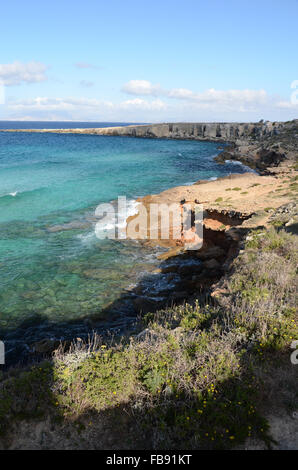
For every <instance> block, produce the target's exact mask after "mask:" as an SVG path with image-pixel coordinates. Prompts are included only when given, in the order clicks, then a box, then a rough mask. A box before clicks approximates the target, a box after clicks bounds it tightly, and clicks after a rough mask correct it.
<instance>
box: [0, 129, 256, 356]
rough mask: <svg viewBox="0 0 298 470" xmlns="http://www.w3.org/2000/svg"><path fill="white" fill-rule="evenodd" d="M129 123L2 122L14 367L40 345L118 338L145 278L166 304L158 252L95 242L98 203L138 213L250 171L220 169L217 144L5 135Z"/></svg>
mask: <svg viewBox="0 0 298 470" xmlns="http://www.w3.org/2000/svg"><path fill="white" fill-rule="evenodd" d="M126 124H129V123H103V122H98V123H95V122H88V123H87V122H11V121H10V122H5V121H0V340H2V341H4V343H5V349H6V358H7V361H8V362H11V363H15V362H22V361H24V360H25V358H28V357H31V356H30V355H31V354H32V350H34V348H33V349H32V345H34V344H35V343H36V342H38V341H41V340H44V339H61V340H64V339H72V338H76V337H86V335H88V334H89V333H90V332H92V331H94V330H96V331H105V332H107V331H111V332H113V331H116V332H118V333H119V332H120V333H121V331H123V329H124V328H127V326H128V325H129V324H130V323H131V324H133V322H134V321H135V314H134V312H133V310H132V309H131V308H130V306H129V305H128V303H127V302H125V301H123V302H122V303H121V302H120V300H123V299H124V300H125V295H126V293H127V292H129V291H130V290H131V289H132V287H133V286H135V285H137V283H138V282H139V281H140V279H144V278H145V279H146V276H147V277H148V282H151V284H152V283H153V284H152V285H153V288H152V289H151V293H152V292H155V294H156V295H157V296H158V295H159V296H162V289H164V286H165V285H167V282H170V281H168V280H167V278H166V275H161V274H154V271H155V270H156V266H157V265H158V260H157V255H158V254H159V253H160V252H161V251H162V249H161V248H160V249H159V248H158V247H157V248H156V249H152V248H150V247H148V246H147V245H146V244H143V243H140V242H137V241H127V240H110V239H99V238H97V237H96V235H95V230H94V212H95V209H96V207H97V206H98V205H99V204H101V203H106V202H111V201H115V200H116V199H117V198H118V196H125V197H126V198H127V200H128V201H129V204H130V207H131V208H132V210H134V207H135V201H136V199H137V198H138V197H141V196H144V195H146V194H152V193H159V192H160V191H163V190H165V189H167V188H170V187H173V186H179V185H184V184H191V183H193V182H195V181H197V180H199V179H204V180H209V179H216V178H218V177H221V176H225V175H228V174H231V173H243V172H246V171H247V170H248V169H247V168H246V167H245V166H243V165H241V164H237V163H236V164H235V162H227V163H225V164H218V163H216V162H215V161H214V157H215V156H216V155H217V154H218V153H219V152H220V149H219V143H214V142H198V141H190V140H167V139H140V138H134V137H122V136H119V137H110V136H98V135H87V134H86V135H84V134H80V135H79V134H54V133H30V132H25V133H18V132H7V133H6V132H1V129H2V130H3V129H32V128H35V129H39V128H88V127H108V126H118V125H126ZM223 146H224V144H220V147H221V148H222V147H223ZM148 273H149V274H148ZM150 273H151V274H150ZM159 287H160V288H159ZM154 289H155V290H154Z"/></svg>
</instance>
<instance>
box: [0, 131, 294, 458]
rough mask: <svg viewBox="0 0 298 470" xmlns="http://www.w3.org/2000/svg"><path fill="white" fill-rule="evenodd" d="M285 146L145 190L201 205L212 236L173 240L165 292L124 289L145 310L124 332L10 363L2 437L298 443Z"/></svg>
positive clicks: (103, 444)
mask: <svg viewBox="0 0 298 470" xmlns="http://www.w3.org/2000/svg"><path fill="white" fill-rule="evenodd" d="M288 144H289V145H288ZM262 145H263V144H262ZM267 145H268V142H267ZM269 145H276V144H275V143H273V144H272V142H269ZM283 148H284V149H285V151H286V152H288V153H287V154H286V155H285V156H284V158H283V159H282V161H281V162H279V163H278V164H276V161H273V162H272V161H271V163H270V164H269V166H267V167H266V168H265V171H259V173H261V174H257V173H252V172H249V173H244V174H240V175H239V174H232V175H230V176H226V177H221V178H218V179H217V180H214V181H208V180H201V181H197V182H195V183H194V184H192V185H189V186H178V187H174V188H169V189H167V190H165V191H162V192H161V193H159V194H153V195H147V196H144V197H143V198H140V201H141V202H143V203H144V204H145V205H148V204H150V203H151V202H157V203H171V202H175V201H178V202H179V201H181V199H183V200H186V201H191V202H196V201H199V202H201V203H203V204H204V210H205V218H204V240H205V244H204V245H203V247H202V248H201V249H200V250H197V251H196V252H190V253H188V252H185V251H184V250H183V246H178V245H177V244H176V243H175V240H174V241H173V243H168V246H165V247H164V248H167V250H168V251H167V252H164V253H162V254H161V255H160V256H159V257H158V259H159V261H160V266H159V268H158V270H157V271H156V272H155V274H157V275H158V274H162V275H167V276H170V277H171V278H172V279H177V278H178V277H179V279H180V280H179V282H178V284H177V285H175V287H174V289H173V290H172V292H171V294H169V293H165V295H166V296H167V301H166V302H165V303H163V302H160V301H159V300H158V299H154V298H152V296H151V297H150V298H149V297H148V286H145V287H146V289H145V290H144V286H143V285H142V282H139V283H138V285H137V286H135V287H134V288H133V290H130V291H129V293H128V294H129V296H131V298H133V299H134V304H135V308H136V310H138V311H139V315H138V318H137V322H136V323H135V324H134V325H133V328H131V329H128V330H127V331H126V335H125V336H124V335H123V334H122V335H121V337H120V336H115V337H111V338H108V337H105V336H102V337H98V336H96V335H94V336H93V337H92V338H91V339H90V338H89V340H86V342H84V341H83V340H82V338H81V337H79V338H77V341H76V342H73V343H72V344H62V345H61V344H60V346H58V345H57V344H48V345H47V344H43V345H41V346H45V347H47V346H49V350H48V351H44V353H45V354H43V355H41V357H40V361H41V362H39V363H37V364H36V365H30V364H27V366H26V367H25V368H24V367H19V368H15V369H13V371H12V374H11V375H10V371H9V370H8V371H7V372H4V374H3V376H2V380H1V378H0V381H1V387H2V388H1V389H0V417H1V419H2V423H3V424H2V429H3V430H4V431H5V434H4V435H3V438H1V437H0V448H5V449H6V448H9V449H15V448H23V449H24V448H32V447H33V448H35V449H43V448H46V446H47V445H48V442H51V447H52V448H55V449H60V448H65V447H66V448H69V449H72V448H74V447H76V448H84V449H85V448H86V447H88V448H89V447H90V448H92V449H107V448H110V446H111V445H113V446H115V448H122V449H123V448H125V449H135V448H136V446H137V447H139V448H146V449H147V448H148V449H156V439H154V437H155V436H158V438H159V442H161V443H162V445H164V443H165V444H166V446H167V448H174V449H175V448H178V449H179V448H187V449H197V448H199V449H222V448H224V449H231V448H236V449H243V448H244V449H262V450H265V449H267V448H270V447H272V446H274V448H277V449H295V448H297V442H296V440H295V437H293V436H295V435H297V419H296V415H295V412H293V408H289V406H288V401H289V400H292V401H293V402H291V403H292V405H294V403H295V402H294V400H295V396H296V383H297V377H296V375H295V372H296V370H294V368H295V367H297V366H296V365H295V366H293V365H291V362H290V361H289V357H290V354H291V351H290V344H291V339H293V337H294V338H296V334H297V331H298V330H297V313H296V312H295V308H294V306H295V293H294V287H295V272H296V266H297V264H296V258H295V251H296V250H295V247H296V246H297V241H296V238H297V220H298V218H297V197H296V196H297V189H298V188H297V186H298V184H297V163H295V160H294V159H293V155H294V157H295V158H297V150H295V148H294V153H293V154H292V153H291V152H292V151H293V150H292V146H291V142H288V141H287V139H285V140H284V141H283ZM267 150H268V147H267ZM267 156H268V154H267ZM265 160H266V159H265ZM273 160H274V159H273ZM263 163H264V161H263ZM272 163H273V164H272ZM264 173H265V174H264ZM132 217H134V216H132ZM295 235H296V236H295ZM158 242H159V240H158ZM145 243H146V242H145ZM149 248H150V247H149ZM150 293H151V294H152V290H151V291H150V292H149V295H150ZM126 299H127V293H124V295H123V298H122V299H119V302H118V303H117V302H116V303H115V305H114V308H115V313H117V312H118V314H119V311H120V307H121V302H120V301H121V300H122V301H123V302H124V303H125V301H126ZM186 302H187V303H186ZM42 360H43V361H42ZM264 360H265V361H266V362H265V363H264ZM281 377H282V380H281ZM24 387H25V388H24ZM20 390H22V393H21V394H20V392H19V391H20ZM41 391H42V394H41ZM8 396H9V405H8V406H7V397H8ZM32 396H33V397H34V398H35V399H34V400H32ZM292 405H291V406H292ZM1 406H2V408H1ZM20 406H21V409H22V410H23V409H24V410H25V413H24V414H23V415H22V417H21V418H20V416H19V411H18V410H19V409H20ZM1 410H4V411H1ZM223 410H224V411H223ZM1 413H2V415H1ZM136 417H137V418H138V419H136ZM169 417H170V419H168V418H169ZM32 418H34V419H32ZM295 420H296V421H295ZM115 422H116V423H117V426H116V429H115ZM49 423H51V427H50V429H49ZM78 428H79V429H80V433H79V437H76V436H77V434H76V431H78ZM41 430H42V432H43V435H44V436H45V439H44V438H43V439H42V440H41V439H40V437H39V436H40V431H41ZM103 431H104V432H103ZM147 431H149V433H148V432H147ZM99 435H100V436H101V438H100V439H98V436H99ZM119 435H120V437H121V439H120V440H118V437H119ZM152 436H153V438H152ZM194 436H195V439H194ZM273 439H274V440H273Z"/></svg>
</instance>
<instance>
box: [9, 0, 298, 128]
mask: <svg viewBox="0 0 298 470" xmlns="http://www.w3.org/2000/svg"><path fill="white" fill-rule="evenodd" d="M297 17H298V0H244V1H242V2H240V1H239V0H237V1H235V0H208V1H206V0H183V1H181V0H179V1H178V0H171V1H169V0H159V1H157V0H151V2H145V1H144V0H138V1H137V0H126V1H125V2H124V1H123V0H122V1H120V0H113V1H109V2H107V1H103V0H84V1H81V0H80V1H78V0H71V1H70V0H59V1H58V0H51V1H46V0H45V1H43V2H41V1H40V0H26V2H25V1H24V0H10V1H7V0H1V2H0V44H1V48H0V84H1V85H0V120H54V121H55V120H56V121H57V120H60V121H64V120H66V121H68V120H74V121H97V122H100V121H105V122H169V121H172V122H173V121H193V122H196V121H197V122H199V121H242V122H245V121H259V120H260V119H265V120H267V119H268V120H272V121H276V120H290V119H294V118H297V117H298V61H297V52H298V51H297V45H298V28H297Z"/></svg>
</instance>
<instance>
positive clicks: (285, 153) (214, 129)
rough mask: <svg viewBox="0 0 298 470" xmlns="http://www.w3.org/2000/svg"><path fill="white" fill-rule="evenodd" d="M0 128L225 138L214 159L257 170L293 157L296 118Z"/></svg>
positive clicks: (10, 130) (173, 137) (294, 153)
mask: <svg viewBox="0 0 298 470" xmlns="http://www.w3.org/2000/svg"><path fill="white" fill-rule="evenodd" d="M3 132H52V133H57V134H95V135H109V136H128V137H143V138H159V139H160V138H165V139H192V140H201V141H202V140H203V141H204V140H206V141H215V142H227V143H229V144H230V146H229V147H228V148H227V147H226V148H225V150H224V151H223V152H222V153H221V154H220V155H219V156H217V157H216V160H217V161H218V162H219V163H220V162H224V161H225V160H227V159H229V160H239V161H242V162H243V163H245V164H246V165H248V166H250V167H252V168H256V169H257V170H259V171H261V172H264V173H268V171H269V170H268V168H269V167H273V166H278V165H280V163H282V162H283V161H286V160H290V161H294V160H296V159H297V136H298V120H297V119H296V120H293V121H288V122H270V121H265V122H264V121H260V122H258V123H234V122H233V123H226V122H211V123H206V122H205V123H204V122H201V123H167V124H147V125H132V126H122V127H105V128H89V129H9V130H5V131H4V130H3Z"/></svg>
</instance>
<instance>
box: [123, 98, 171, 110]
mask: <svg viewBox="0 0 298 470" xmlns="http://www.w3.org/2000/svg"><path fill="white" fill-rule="evenodd" d="M120 107H121V108H139V109H144V110H161V109H166V107H167V106H166V104H165V103H164V102H163V101H162V100H159V99H158V100H154V101H146V100H142V99H140V98H135V99H133V100H126V101H123V102H122V103H120Z"/></svg>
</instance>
